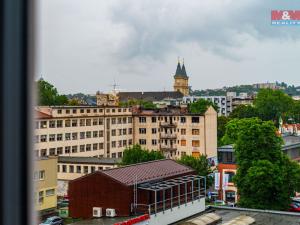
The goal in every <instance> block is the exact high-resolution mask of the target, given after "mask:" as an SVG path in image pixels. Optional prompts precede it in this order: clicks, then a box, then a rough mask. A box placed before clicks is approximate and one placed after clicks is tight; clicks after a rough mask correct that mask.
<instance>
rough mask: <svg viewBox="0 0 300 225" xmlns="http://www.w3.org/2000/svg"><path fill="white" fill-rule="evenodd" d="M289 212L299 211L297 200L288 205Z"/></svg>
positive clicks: (299, 206)
mask: <svg viewBox="0 0 300 225" xmlns="http://www.w3.org/2000/svg"><path fill="white" fill-rule="evenodd" d="M289 211H290V212H299V213H300V203H298V202H292V204H291V205H290V209H289Z"/></svg>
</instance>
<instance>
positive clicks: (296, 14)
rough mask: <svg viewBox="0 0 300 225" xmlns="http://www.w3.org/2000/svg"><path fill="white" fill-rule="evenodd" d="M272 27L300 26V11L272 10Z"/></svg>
mask: <svg viewBox="0 0 300 225" xmlns="http://www.w3.org/2000/svg"><path fill="white" fill-rule="evenodd" d="M271 25H279V26H280V25H300V10H272V11H271Z"/></svg>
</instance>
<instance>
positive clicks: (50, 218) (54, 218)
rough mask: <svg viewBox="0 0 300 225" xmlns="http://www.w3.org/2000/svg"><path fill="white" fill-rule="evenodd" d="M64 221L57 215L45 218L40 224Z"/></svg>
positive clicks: (45, 224)
mask: <svg viewBox="0 0 300 225" xmlns="http://www.w3.org/2000/svg"><path fill="white" fill-rule="evenodd" d="M63 224H64V221H63V219H62V218H60V217H58V216H51V217H49V218H47V219H46V220H45V221H44V222H42V223H41V224H40V225H63Z"/></svg>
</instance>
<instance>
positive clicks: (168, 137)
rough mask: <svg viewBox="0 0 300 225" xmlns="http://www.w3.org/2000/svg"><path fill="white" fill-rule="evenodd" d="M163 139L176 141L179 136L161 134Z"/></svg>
mask: <svg viewBox="0 0 300 225" xmlns="http://www.w3.org/2000/svg"><path fill="white" fill-rule="evenodd" d="M160 138H161V139H176V138H177V134H170V133H161V134H160Z"/></svg>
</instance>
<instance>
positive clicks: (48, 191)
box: [46, 189, 55, 197]
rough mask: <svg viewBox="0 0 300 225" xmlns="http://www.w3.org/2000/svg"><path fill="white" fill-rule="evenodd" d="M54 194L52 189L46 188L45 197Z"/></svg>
mask: <svg viewBox="0 0 300 225" xmlns="http://www.w3.org/2000/svg"><path fill="white" fill-rule="evenodd" d="M54 194H55V190H54V189H48V190H46V197H48V196H52V195H54Z"/></svg>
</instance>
